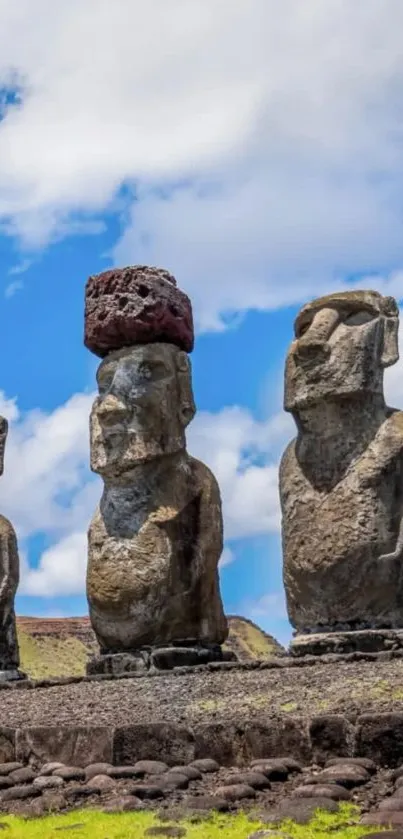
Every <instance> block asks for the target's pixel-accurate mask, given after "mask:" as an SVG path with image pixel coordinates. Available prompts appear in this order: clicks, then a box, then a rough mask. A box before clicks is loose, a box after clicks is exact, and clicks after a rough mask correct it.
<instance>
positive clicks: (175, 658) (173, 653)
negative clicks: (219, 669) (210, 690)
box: [87, 645, 236, 676]
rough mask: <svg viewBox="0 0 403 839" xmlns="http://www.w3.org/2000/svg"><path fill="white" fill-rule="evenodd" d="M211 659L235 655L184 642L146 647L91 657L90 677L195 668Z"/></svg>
mask: <svg viewBox="0 0 403 839" xmlns="http://www.w3.org/2000/svg"><path fill="white" fill-rule="evenodd" d="M210 661H236V655H235V654H234V653H232V652H229V651H227V650H223V649H222V647H220V646H219V645H211V646H201V645H199V646H198V645H186V646H185V645H183V646H174V645H172V646H169V647H147V648H145V649H141V650H134V651H133V652H124V653H103V654H101V655H98V656H94V658H92V659H90V661H89V662H88V664H87V676H99V675H103V676H105V675H109V676H119V675H121V674H122V673H138V672H145V671H147V670H154V671H155V670H172V669H173V668H174V667H194V666H196V665H198V664H208V663H209V662H210Z"/></svg>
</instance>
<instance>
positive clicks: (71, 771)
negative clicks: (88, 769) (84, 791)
mask: <svg viewBox="0 0 403 839" xmlns="http://www.w3.org/2000/svg"><path fill="white" fill-rule="evenodd" d="M52 774H53V775H56V777H57V778H63V780H64V781H84V779H85V771H84V769H81V767H80V766H61V767H60V769H55V770H54V772H53V773H52Z"/></svg>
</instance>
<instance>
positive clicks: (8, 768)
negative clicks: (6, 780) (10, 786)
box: [0, 761, 24, 775]
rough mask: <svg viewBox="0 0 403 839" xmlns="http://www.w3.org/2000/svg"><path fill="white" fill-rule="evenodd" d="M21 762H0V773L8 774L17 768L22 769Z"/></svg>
mask: <svg viewBox="0 0 403 839" xmlns="http://www.w3.org/2000/svg"><path fill="white" fill-rule="evenodd" d="M23 768H24V764H23V763H17V762H16V761H14V763H0V775H9V774H10V772H15V771H16V770H17V769H23Z"/></svg>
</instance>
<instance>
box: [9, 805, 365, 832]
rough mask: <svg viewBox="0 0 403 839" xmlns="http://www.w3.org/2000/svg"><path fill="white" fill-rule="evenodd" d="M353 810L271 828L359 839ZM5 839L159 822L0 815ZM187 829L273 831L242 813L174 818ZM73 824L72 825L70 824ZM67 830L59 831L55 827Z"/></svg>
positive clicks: (83, 815) (145, 817)
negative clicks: (304, 823) (305, 823)
mask: <svg viewBox="0 0 403 839" xmlns="http://www.w3.org/2000/svg"><path fill="white" fill-rule="evenodd" d="M358 819H359V814H358V811H357V810H356V809H355V808H353V807H351V806H350V805H344V806H342V807H341V808H340V811H339V813H337V814H333V813H332V814H330V813H318V815H317V817H316V818H315V820H314V821H312V822H311V823H310V824H309V825H295V824H293V823H292V822H284V823H283V824H282V825H281V827H277V828H276V830H282V831H284V833H287V834H288V835H289V836H290V837H292V839H329V837H330V836H331V837H333V839H360V837H361V836H365V834H367V833H370V832H371V830H372V829H371V828H369V827H360V826H359V825H358V824H357V821H358ZM0 824H2V825H7V827H6V828H5V829H4V831H3V830H2V831H1V832H2V835H4V837H5V839H52V838H53V839H57V837H60V839H61V837H62V836H66V837H67V836H71V837H72V839H143V837H144V839H145V837H146V830H147V828H149V827H151V826H154V825H161V824H162V823H161V822H160V821H159V819H158V816H157V815H156V814H154V813H151V812H140V813H123V814H121V815H108V814H105V813H100V812H97V811H93V810H81V811H77V810H76V811H75V812H73V813H69V814H67V815H59V816H54V815H53V816H47V817H45V818H42V819H30V820H24V819H20V818H16V817H14V816H4V817H0ZM176 824H181V825H182V826H183V827H184V828H185V829H186V831H187V832H186V837H184V839H247V837H249V836H250V835H251V834H252V833H253V832H254V831H256V830H259V829H273V830H274V828H273V827H272V826H270V825H263V824H262V823H261V822H259V821H255V822H253V821H251V820H250V817H248V816H247V815H246V814H244V813H241V814H239V815H237V816H222V815H216V816H213V817H209V818H206V819H203V818H202V819H201V820H198V821H194V820H192V819H191V820H189V821H182V822H177V823H176ZM74 825H76V827H74ZM68 826H70V829H66V830H60V828H67V827H68Z"/></svg>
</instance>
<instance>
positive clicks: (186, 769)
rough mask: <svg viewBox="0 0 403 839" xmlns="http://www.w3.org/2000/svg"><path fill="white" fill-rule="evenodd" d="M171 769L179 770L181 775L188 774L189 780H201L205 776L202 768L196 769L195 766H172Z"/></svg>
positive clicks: (171, 770) (173, 770) (172, 770)
mask: <svg viewBox="0 0 403 839" xmlns="http://www.w3.org/2000/svg"><path fill="white" fill-rule="evenodd" d="M169 771H170V772H179V773H180V775H186V777H187V778H188V779H189V781H201V779H202V777H203V776H202V773H201V772H200V769H196V767H195V766H172V768H171V769H170V770H169Z"/></svg>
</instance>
